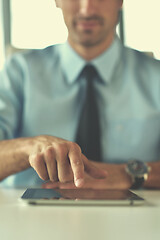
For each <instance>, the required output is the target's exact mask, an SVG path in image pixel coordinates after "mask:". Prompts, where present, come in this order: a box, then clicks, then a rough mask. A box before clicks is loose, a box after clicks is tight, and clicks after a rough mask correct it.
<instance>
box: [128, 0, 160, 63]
mask: <svg viewBox="0 0 160 240" xmlns="http://www.w3.org/2000/svg"><path fill="white" fill-rule="evenodd" d="M159 13H160V0H124V23H125V25H124V27H125V29H124V30H125V43H126V45H128V46H131V47H133V48H135V49H138V50H141V51H151V52H153V53H154V55H155V57H156V58H159V59H160V26H159V25H160V14H159Z"/></svg>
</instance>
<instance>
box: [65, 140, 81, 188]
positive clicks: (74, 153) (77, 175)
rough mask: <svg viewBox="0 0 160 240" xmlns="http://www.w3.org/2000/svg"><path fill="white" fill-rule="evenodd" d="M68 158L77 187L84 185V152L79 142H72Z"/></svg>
mask: <svg viewBox="0 0 160 240" xmlns="http://www.w3.org/2000/svg"><path fill="white" fill-rule="evenodd" d="M68 158H69V160H70V164H71V168H72V171H73V176H74V184H75V185H76V187H82V186H83V184H84V164H83V160H82V152H81V149H80V147H79V146H78V144H76V143H71V145H70V147H69V152H68Z"/></svg>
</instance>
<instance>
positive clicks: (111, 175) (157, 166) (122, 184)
mask: <svg viewBox="0 0 160 240" xmlns="http://www.w3.org/2000/svg"><path fill="white" fill-rule="evenodd" d="M93 164H95V166H96V167H98V168H101V169H104V170H106V171H107V173H108V175H107V177H106V178H104V179H96V180H95V179H94V178H92V177H91V176H88V175H87V174H85V183H84V185H83V188H93V189H94V188H95V189H129V188H131V186H132V184H133V183H132V179H131V177H130V176H129V174H128V173H127V172H126V164H107V163H98V162H94V163H93ZM148 165H149V166H150V167H151V171H150V172H149V176H148V179H147V181H146V182H145V183H144V188H153V189H155V188H157V189H160V161H158V162H151V163H148ZM43 187H44V188H57V187H58V188H74V187H75V186H74V184H73V183H71V182H70V183H61V182H57V183H51V182H49V183H47V184H45V185H43Z"/></svg>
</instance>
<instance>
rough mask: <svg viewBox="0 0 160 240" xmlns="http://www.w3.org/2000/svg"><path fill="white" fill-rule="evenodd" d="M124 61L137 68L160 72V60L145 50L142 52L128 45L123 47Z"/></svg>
mask: <svg viewBox="0 0 160 240" xmlns="http://www.w3.org/2000/svg"><path fill="white" fill-rule="evenodd" d="M123 49H124V51H123V54H124V61H125V62H126V64H127V65H129V66H132V67H134V68H135V70H137V71H138V70H141V71H143V70H145V71H146V72H154V73H156V72H157V73H158V74H160V61H159V60H157V59H155V58H154V57H152V56H149V55H147V54H146V53H144V52H140V51H138V50H135V49H131V48H128V47H124V48H123Z"/></svg>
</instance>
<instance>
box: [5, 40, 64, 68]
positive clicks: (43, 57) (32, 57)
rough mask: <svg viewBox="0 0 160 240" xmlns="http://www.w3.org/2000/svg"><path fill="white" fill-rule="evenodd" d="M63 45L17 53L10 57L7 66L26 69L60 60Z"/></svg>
mask: <svg viewBox="0 0 160 240" xmlns="http://www.w3.org/2000/svg"><path fill="white" fill-rule="evenodd" d="M60 45H61V44H57V45H52V46H49V47H46V48H44V49H27V50H22V51H19V52H16V53H14V54H12V55H11V56H10V57H8V59H7V61H6V65H7V66H9V67H15V66H17V67H18V66H19V67H25V66H27V65H30V66H33V65H41V64H44V65H45V64H47V63H48V62H50V60H51V61H52V63H53V62H54V61H57V59H58V58H59V48H60Z"/></svg>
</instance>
